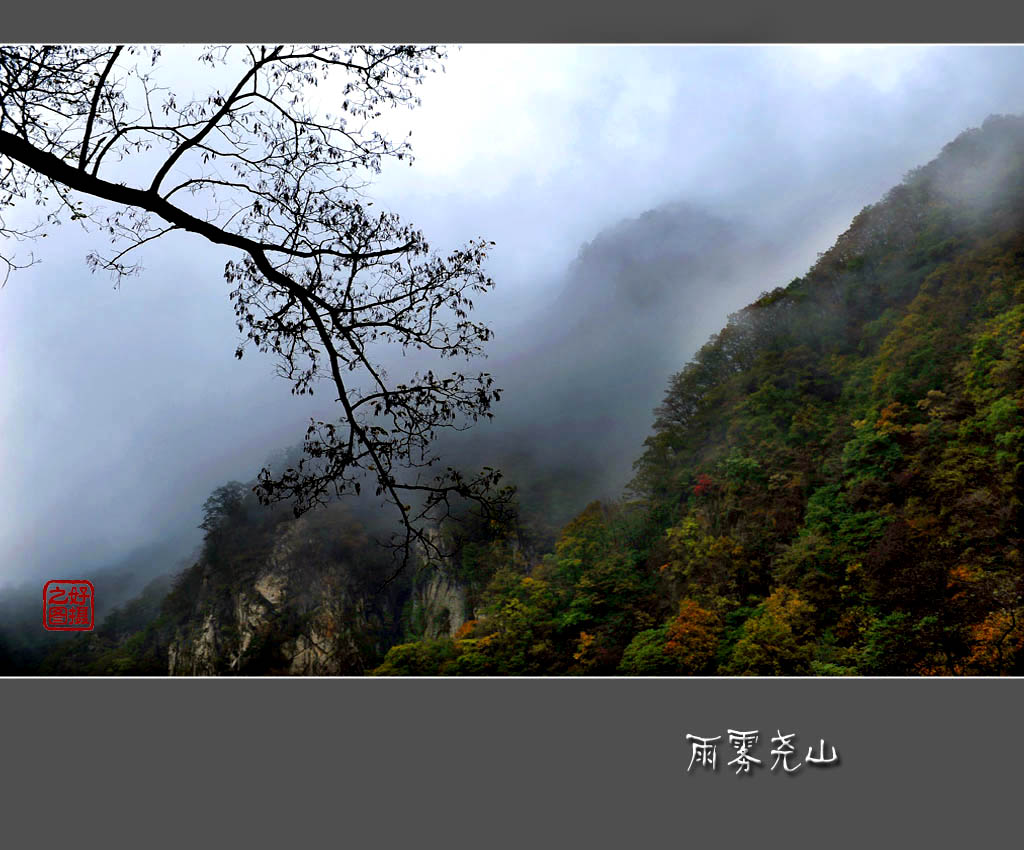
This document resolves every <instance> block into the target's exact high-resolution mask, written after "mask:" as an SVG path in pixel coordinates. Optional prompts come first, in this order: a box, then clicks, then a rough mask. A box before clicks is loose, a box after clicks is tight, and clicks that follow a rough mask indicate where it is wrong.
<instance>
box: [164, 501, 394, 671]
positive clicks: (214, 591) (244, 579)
mask: <svg viewBox="0 0 1024 850" xmlns="http://www.w3.org/2000/svg"><path fill="white" fill-rule="evenodd" d="M329 510H330V509H328V512H329ZM331 519H332V517H330V516H327V517H326V518H325V517H324V516H323V515H322V514H308V515H304V516H303V517H300V518H299V519H297V520H294V521H288V522H283V523H281V524H280V525H279V526H277V528H276V529H275V531H274V540H273V545H272V547H271V549H270V551H269V552H268V553H266V554H265V555H264V556H263V557H262V558H260V557H259V556H258V555H257V557H256V558H255V560H256V566H255V568H252V567H250V568H249V569H247V570H242V571H239V570H237V569H235V568H232V570H228V569H227V568H225V566H224V565H223V564H219V565H217V566H216V567H215V566H214V565H212V564H209V563H207V564H202V566H203V568H204V570H205V572H204V577H203V582H202V586H201V589H200V592H199V594H198V596H199V598H198V599H197V600H196V606H195V613H194V615H193V616H192V617H190V618H189V620H188V621H187V622H186V623H185V624H184V625H182V626H180V627H179V628H178V630H177V633H176V634H175V636H174V638H173V639H172V641H171V644H170V647H169V651H168V664H169V672H170V674H171V675H185V676H189V675H192V676H202V675H223V674H228V675H231V674H236V675H237V674H241V675H245V674H267V673H271V674H280V675H288V674H292V675H318V676H337V675H347V674H355V675H358V674H361V673H364V672H365V671H366V667H367V664H368V663H370V661H371V659H372V657H373V656H374V655H375V652H374V650H375V649H378V647H376V646H375V645H374V641H373V637H374V635H376V634H378V633H379V632H380V629H381V627H382V625H383V620H385V619H386V618H387V614H388V612H387V611H386V610H384V611H382V610H380V607H379V606H378V605H375V604H374V603H373V602H372V600H371V599H368V598H367V595H368V591H369V588H368V587H366V586H360V582H359V581H358V579H357V578H356V574H357V572H358V564H357V563H355V561H356V560H357V559H358V557H359V550H360V548H361V546H360V545H359V544H360V543H362V542H364V541H359V540H357V541H355V543H354V545H353V541H352V540H348V541H346V543H344V544H339V540H338V538H337V536H332V534H331V532H330V521H331ZM335 519H336V517H335ZM340 527H343V526H340ZM228 572H233V574H232V575H230V576H228V575H226V573H228ZM382 615H383V616H382Z"/></svg>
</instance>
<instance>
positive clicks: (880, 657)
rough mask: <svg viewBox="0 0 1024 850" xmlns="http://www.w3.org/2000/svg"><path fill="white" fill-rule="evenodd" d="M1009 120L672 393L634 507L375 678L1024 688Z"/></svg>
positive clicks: (566, 538)
mask: <svg viewBox="0 0 1024 850" xmlns="http://www.w3.org/2000/svg"><path fill="white" fill-rule="evenodd" d="M1022 414H1024V118H1021V117H1005V116H994V117H992V118H990V119H988V120H987V121H986V122H985V124H984V125H983V126H982V127H981V128H979V129H975V130H971V131H968V132H966V133H964V134H962V135H961V136H960V137H958V138H957V139H956V140H955V141H954V142H952V143H950V144H949V145H947V146H946V148H944V149H943V151H942V153H941V154H940V156H939V157H938V158H936V160H934V161H933V162H931V163H929V164H928V165H927V166H924V167H923V168H920V169H917V170H916V171H914V172H912V173H911V174H909V175H908V176H907V178H906V179H905V180H904V182H903V183H902V184H901V185H899V186H897V187H895V188H894V189H893V190H891V191H890V192H889V193H888V194H887V195H886V197H885V198H884V199H883V200H882V201H880V202H879V203H878V204H875V205H873V206H870V207H868V208H866V209H865V210H863V211H862V212H861V213H860V214H859V215H858V216H857V217H856V218H855V219H854V221H853V223H852V224H851V226H850V228H849V230H848V231H847V232H846V233H844V234H843V235H842V236H841V237H840V238H839V239H838V240H837V242H836V244H835V245H834V246H833V248H832V249H830V250H829V251H828V252H826V253H825V254H823V255H821V256H820V257H819V260H818V262H817V263H816V264H815V265H814V266H813V268H811V270H810V271H809V272H808V273H807V275H805V276H804V277H802V278H798V279H796V280H794V281H793V282H792V283H791V284H789V285H788V286H786V287H779V288H776V289H774V290H773V291H770V292H766V293H765V294H764V295H763V296H762V297H761V298H759V299H758V300H757V301H756V302H755V303H753V304H751V305H750V306H749V307H747V308H745V309H743V310H741V311H740V312H739V313H737V314H735V315H734V316H732V317H731V318H730V321H729V323H728V325H727V326H726V327H725V328H724V329H723V330H722V331H721V332H720V333H718V334H716V335H715V336H713V337H712V339H711V340H710V341H709V342H708V343H707V344H706V345H705V346H704V347H703V348H702V349H701V350H700V352H699V353H698V354H697V356H696V357H695V358H694V360H693V361H692V362H691V363H690V364H689V365H688V366H687V367H686V368H685V369H683V370H682V371H681V372H679V373H678V374H676V375H675V376H674V377H673V378H672V380H671V381H670V382H669V388H668V391H667V393H666V394H665V397H664V401H663V404H662V405H661V407H660V408H659V409H658V411H657V419H656V422H655V428H654V434H653V435H652V436H651V437H650V438H649V439H648V440H647V442H646V444H645V450H644V453H643V455H642V456H641V458H640V459H639V461H638V462H637V464H636V468H635V471H636V477H635V480H634V482H633V485H632V491H631V492H632V494H633V496H634V497H635V499H634V501H633V502H631V503H628V504H626V505H622V506H605V507H602V506H600V505H592V506H591V507H589V508H588V509H587V510H586V511H584V513H583V514H581V515H580V516H578V517H577V518H576V519H575V520H574V521H573V522H572V523H570V524H569V525H568V526H567V527H566V528H565V529H564V530H563V532H562V534H561V535H560V538H559V540H558V542H557V544H556V546H555V550H554V552H553V553H551V554H550V555H548V556H547V557H545V558H544V559H543V560H542V561H541V562H540V563H538V564H535V565H534V566H533V569H532V570H531V571H530V572H529V574H528V575H523V573H522V571H521V570H517V569H516V568H515V567H514V565H512V564H511V562H510V560H509V559H508V558H507V557H505V558H504V562H503V558H502V556H501V555H500V553H499V554H495V555H494V556H493V557H492V562H491V567H492V569H493V573H492V576H493V577H492V579H491V582H490V587H489V590H488V592H487V594H486V600H485V604H484V606H483V609H484V612H485V614H486V616H485V617H483V618H479V619H478V621H477V622H476V623H472V624H469V625H468V626H467V627H464V629H463V630H462V631H461V632H460V634H459V635H458V636H457V639H456V640H453V641H448V642H441V643H438V642H434V643H433V644H430V645H426V644H422V645H419V646H418V647H417V646H404V647H396V648H395V649H394V650H392V651H391V653H389V655H388V659H387V660H386V662H385V664H384V665H383V666H382V667H381V668H380V672H382V673H402V672H409V671H410V668H411V667H415V669H416V671H417V672H420V673H424V672H445V673H462V672H489V673H536V672H544V673H559V672H571V673H613V672H620V673H701V672H704V673H706V672H719V673H733V674H768V675H772V674H806V673H826V674H827V673H833V674H841V673H846V674H850V673H860V674H869V673H870V674H891V673H902V674H934V673H946V674H978V673H988V674H992V673H994V674H999V673H1020V672H1022V671H1024V603H1022V598H1024V571H1022V567H1021V556H1020V543H1021V537H1020V535H1021V520H1022V515H1021V504H1022V498H1024V493H1022V483H1024V473H1022V470H1024V464H1022V462H1021V449H1022V441H1024V418H1022Z"/></svg>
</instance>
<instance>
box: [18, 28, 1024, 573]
mask: <svg viewBox="0 0 1024 850" xmlns="http://www.w3.org/2000/svg"><path fill="white" fill-rule="evenodd" d="M1022 79H1024V50H1022V49H1020V48H1016V47H994V48H966V47H940V48H932V47H919V46H914V47H891V48H890V47H828V46H794V47H743V46H734V47H646V48H645V47H588V46H578V47H574V46H560V45H550V46H548V45H537V46H483V45H474V46H467V47H464V48H463V49H461V50H458V49H452V50H450V52H449V58H448V62H447V71H446V73H444V74H443V75H435V76H433V77H432V78H430V79H429V80H428V82H427V83H426V84H424V85H423V86H422V87H421V89H420V91H419V94H420V95H421V97H422V99H423V105H422V106H421V107H420V108H419V109H417V110H415V111H405V110H400V111H398V112H395V113H392V114H389V115H388V116H387V117H386V120H385V122H384V123H385V125H386V127H387V128H388V130H389V132H391V133H393V134H394V135H404V134H405V133H406V132H408V131H409V130H412V132H413V136H412V143H413V147H414V152H415V154H416V161H415V164H414V165H413V166H412V167H411V168H409V167H406V166H405V165H404V164H397V163H396V164H394V165H389V166H388V167H387V168H386V169H385V172H384V173H383V174H382V175H381V177H380V179H379V181H378V183H377V184H376V186H375V187H374V188H373V189H371V190H370V192H371V194H372V195H373V196H374V197H375V198H377V199H378V202H379V203H380V204H381V205H386V206H388V207H390V208H392V209H393V210H395V211H396V212H399V213H401V214H402V215H403V216H404V217H405V218H407V220H409V221H411V222H413V223H415V224H416V225H417V226H419V227H421V228H422V229H423V230H424V231H425V232H426V234H427V237H428V239H429V240H430V242H431V244H432V245H433V246H435V247H437V248H439V249H442V250H443V249H445V248H447V247H452V246H455V245H458V244H461V243H462V242H464V241H465V240H467V239H469V238H472V237H477V236H484V237H486V238H487V239H492V240H494V241H495V242H496V243H497V246H496V248H495V249H494V252H493V255H492V258H491V262H490V264H489V271H490V273H491V276H492V277H493V278H494V279H495V280H496V281H497V284H498V286H497V289H496V290H495V291H494V293H493V294H492V295H490V296H487V298H486V299H484V300H483V301H481V302H480V304H479V308H480V312H481V314H482V315H483V316H484V317H486V318H488V319H489V320H490V321H491V323H492V324H493V326H494V328H495V330H496V331H497V333H498V335H499V342H500V343H501V344H502V345H503V346H504V349H503V350H507V348H508V346H513V347H514V346H515V345H516V344H518V339H519V338H520V337H522V338H523V340H524V344H525V337H524V336H523V335H524V334H526V333H527V332H528V331H524V327H525V328H528V327H529V324H526V325H524V324H523V322H527V323H529V321H531V317H536V316H541V315H543V314H544V310H545V307H546V306H547V305H549V304H550V301H551V299H552V298H553V297H554V295H555V294H556V293H557V291H558V287H559V285H560V283H561V281H562V276H563V274H564V273H565V271H566V269H567V267H568V265H569V264H570V262H571V261H572V260H573V258H574V257H576V256H577V254H578V252H579V250H580V247H581V245H582V244H583V243H585V242H588V241H590V240H592V239H593V238H594V237H595V236H596V234H597V233H599V232H600V231H602V230H604V229H606V228H608V227H611V226H612V225H614V224H616V223H617V222H619V221H620V220H622V219H629V218H635V217H637V216H639V215H640V214H642V213H643V212H645V211H647V210H650V209H654V208H657V207H660V206H663V205H665V204H668V203H672V202H677V201H687V202H691V203H696V204H699V205H703V206H706V207H707V208H708V209H709V210H711V211H713V212H715V213H716V214H719V215H723V216H727V217H730V216H738V217H741V218H745V219H748V220H754V221H756V220H760V221H766V222H767V221H771V222H784V223H785V233H786V242H787V244H786V245H785V246H784V248H785V250H784V251H783V252H782V255H781V259H780V260H779V262H778V264H777V267H774V268H772V269H771V271H770V272H764V271H763V270H762V271H761V272H758V273H754V272H752V273H751V275H750V281H749V287H748V288H746V289H744V290H742V291H741V292H740V294H739V295H736V296H731V297H733V298H734V300H736V299H738V300H737V301H736V303H731V304H727V303H725V302H722V303H721V309H720V313H721V315H720V317H719V321H718V323H717V324H715V323H714V322H713V321H712V325H713V326H709V327H707V328H706V333H705V334H704V336H705V337H706V336H707V335H710V334H711V333H713V332H715V331H716V330H718V325H720V324H721V322H722V321H724V319H725V315H726V313H727V312H728V310H729V309H735V308H736V307H738V306H741V304H742V303H744V299H746V300H749V298H753V297H755V296H756V295H757V294H758V293H759V292H761V291H763V290H765V289H770V288H772V287H773V286H776V285H779V284H784V283H786V282H788V280H789V279H790V278H791V277H793V276H795V275H799V274H802V273H803V272H805V271H806V270H807V268H808V267H809V266H810V265H811V264H812V263H813V262H814V260H815V257H816V254H817V253H818V252H819V251H824V250H825V249H827V248H828V247H829V246H830V244H831V242H832V241H833V240H834V239H835V237H836V236H837V235H838V234H839V233H840V232H841V231H842V230H844V229H845V227H846V226H847V225H848V223H849V221H850V219H851V218H852V216H853V215H854V214H856V213H857V211H858V210H860V209H861V208H862V207H863V206H864V205H866V204H868V203H871V202H873V201H876V200H878V199H879V198H880V197H881V196H882V195H883V194H884V192H885V191H886V190H887V189H888V188H890V187H891V186H892V185H894V184H895V183H897V182H898V181H899V180H900V179H901V177H902V176H903V175H904V174H905V173H906V172H907V171H908V170H909V169H911V168H913V167H915V166H917V165H921V164H923V163H925V162H926V161H928V160H929V159H931V158H932V157H934V156H935V155H936V154H937V153H938V152H939V150H940V149H941V147H942V146H943V145H944V144H945V143H946V142H948V141H950V140H952V139H953V138H954V137H955V136H956V135H957V134H958V133H959V132H960V131H962V130H964V129H966V128H968V127H971V126H977V125H979V124H980V123H981V122H982V121H983V120H984V118H985V117H986V116H987V115H989V114H991V113H997V112H1004V113H1006V112H1024V88H1022V87H1021V85H1020V81H1021V80H1022ZM199 84H201V79H200V80H192V81H188V82H187V85H188V86H189V87H192V86H197V85H199ZM96 238H97V237H94V236H89V235H88V234H85V233H83V232H82V231H80V230H78V229H77V228H76V227H74V226H71V225H65V226H64V227H63V228H62V229H61V230H59V231H54V232H52V233H51V235H50V236H49V238H47V239H45V240H41V241H40V242H39V244H38V245H36V246H35V249H36V254H37V256H39V257H40V258H41V259H42V261H43V262H42V263H41V264H39V265H37V266H35V267H33V268H31V269H29V270H27V271H22V272H19V273H17V274H15V275H14V276H12V277H11V279H10V281H9V282H8V284H7V286H6V287H5V288H4V289H3V290H0V438H2V439H0V585H3V584H5V583H8V582H14V581H23V580H27V579H32V580H35V579H38V580H46V579H49V578H54V577H73V578H74V577H82V576H79V575H78V572H81V570H80V569H79V567H81V568H82V569H84V568H85V567H87V566H90V565H95V564H98V563H101V562H102V561H103V560H104V559H114V558H116V557H118V556H119V555H120V554H123V553H124V552H125V551H126V550H127V549H129V548H131V547H133V546H138V545H142V544H145V543H149V542H151V541H153V540H154V539H156V538H159V537H162V536H167V535H179V536H180V535H182V534H183V533H185V532H183V531H182V530H183V529H194V527H195V526H196V525H197V524H198V522H199V520H200V508H201V505H202V502H203V501H204V499H205V498H206V496H207V495H208V494H209V492H210V491H211V490H212V489H213V488H214V487H216V486H218V485H219V484H221V483H223V482H225V481H227V480H229V479H240V480H247V479H250V478H252V477H253V476H254V475H255V473H256V472H257V471H258V470H259V467H260V465H261V464H262V462H263V461H264V459H265V458H266V457H267V455H268V454H269V453H271V452H272V451H273V450H275V449H277V448H281V447H283V446H285V445H288V444H292V443H295V442H298V441H299V440H300V439H301V436H302V434H303V432H304V423H305V422H306V421H307V417H308V412H309V410H310V409H311V408H310V406H309V404H308V403H304V402H300V401H297V400H296V399H295V398H294V397H292V396H291V395H290V394H289V386H288V384H287V383H286V382H284V381H282V380H280V379H278V378H276V377H275V376H274V374H273V372H274V363H273V361H272V360H270V359H269V358H267V357H265V356H262V355H260V354H259V353H258V352H255V351H250V352H249V354H248V355H247V356H246V357H245V358H244V359H243V360H242V361H238V360H236V359H235V358H234V356H233V352H234V349H235V346H236V345H237V342H238V339H237V332H236V330H235V327H234V323H233V314H232V310H231V306H230V303H229V301H228V298H227V292H226V286H225V284H224V281H223V278H222V269H223V265H224V262H225V260H227V259H229V258H230V257H231V253H230V252H225V251H223V250H221V249H216V248H213V247H211V246H209V245H206V244H204V243H203V242H202V240H201V239H200V238H199V237H190V236H188V235H182V236H176V237H175V238H174V239H173V240H168V241H166V242H164V243H162V244H160V243H158V244H155V245H153V246H152V248H151V250H149V251H148V252H147V253H146V254H145V256H144V257H142V259H143V262H144V265H145V268H146V270H145V272H144V273H143V274H142V275H141V276H140V277H137V278H132V279H129V280H127V281H126V282H125V283H124V284H123V285H122V286H121V287H120V289H118V290H116V291H115V289H114V288H113V286H112V283H111V281H110V280H109V279H108V278H107V277H106V276H105V275H103V274H97V275H92V274H90V273H89V271H88V270H87V268H86V266H85V263H84V257H85V255H86V253H87V252H88V251H89V250H90V248H91V247H93V246H94V245H95V244H96V243H95V241H94V240H95V239H96ZM765 274H771V275H772V276H773V277H777V278H778V279H765ZM741 296H742V297H741ZM716 306H717V302H716ZM614 318H615V317H613V316H609V317H608V322H609V323H612V322H613V321H614ZM517 335H518V336H517ZM687 346H689V348H690V349H692V348H693V347H694V346H693V345H691V344H690V343H689V342H688V343H687ZM683 348H686V346H683ZM691 353H692V350H682V349H681V350H680V353H679V356H680V358H681V361H683V362H684V361H685V357H687V356H689V354H691ZM683 362H680V363H679V366H680V367H681V366H682V365H683ZM490 365H493V364H490ZM499 415H500V410H499ZM638 451H639V446H638ZM72 573H74V574H75V575H71V574H72Z"/></svg>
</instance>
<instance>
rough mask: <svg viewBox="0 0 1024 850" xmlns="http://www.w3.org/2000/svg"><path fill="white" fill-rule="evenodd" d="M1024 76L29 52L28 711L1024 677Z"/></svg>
mask: <svg viewBox="0 0 1024 850" xmlns="http://www.w3.org/2000/svg"><path fill="white" fill-rule="evenodd" d="M1022 78H1024V48H1022V47H1020V46H1013V45H989V46H966V45H945V46H943V45H874V44H870V45H869V44H865V45H845V44H835V45H828V44H793V45H774V44H768V45H587V44H466V45H454V44H452V45H419V44H414V45H328V46H321V45H273V44H255V43H253V44H249V43H243V44H230V45H224V46H205V45H192V44H159V45H144V44H114V45H98V46H97V45H84V44H66V45H35V44H14V45H10V46H2V47H0V236H2V237H3V238H2V242H0V280H2V283H3V287H2V289H0V341H2V343H0V344H2V368H0V381H2V394H3V399H4V405H3V409H2V411H0V415H2V417H3V418H2V426H0V427H2V433H3V441H2V443H0V452H2V455H3V457H2V461H0V464H2V469H3V476H2V479H0V480H2V485H0V499H2V507H3V511H2V514H0V516H2V521H0V522H2V525H0V565H2V566H0V568H2V573H0V614H2V616H0V674H2V675H6V676H108V677H109V676H136V677H138V676H147V677H151V676H247V677H253V676H256V677H262V676H346V677H347V676H359V677H362V676H419V677H447V676H472V677H549V676H551V677H575V676H599V677H636V676H640V677H687V676H706V677H720V676H723V677H740V676H757V677H777V676H810V677H819V676H820V677H825V676H852V677H876V676H911V677H923V676H952V677H970V676H1017V675H1020V674H1021V673H1022V672H1024V569H1022V567H1024V565H1022V559H1021V528H1022V525H1024V523H1022V513H1021V512H1022V498H1024V463H1022V457H1021V455H1022V447H1024V88H1022V87H1021V86H1020V80H1021V79H1022Z"/></svg>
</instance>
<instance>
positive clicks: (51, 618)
mask: <svg viewBox="0 0 1024 850" xmlns="http://www.w3.org/2000/svg"><path fill="white" fill-rule="evenodd" d="M94 595H95V594H94V592H93V587H92V582H91V581H86V580H85V579H56V580H54V581H48V582H47V583H46V584H44V585H43V628H44V629H49V630H50V631H51V632H88V631H91V630H92V627H93V623H94V620H95V615H94V610H95V609H94V607H93V597H94Z"/></svg>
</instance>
